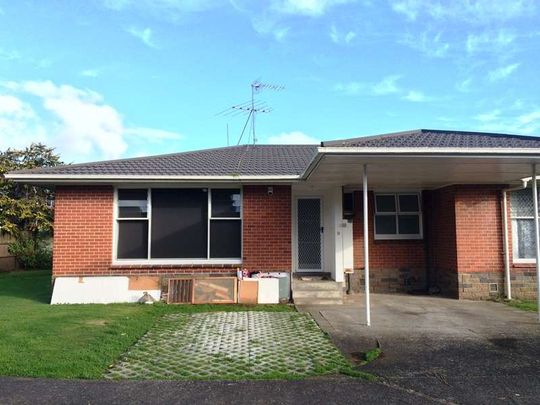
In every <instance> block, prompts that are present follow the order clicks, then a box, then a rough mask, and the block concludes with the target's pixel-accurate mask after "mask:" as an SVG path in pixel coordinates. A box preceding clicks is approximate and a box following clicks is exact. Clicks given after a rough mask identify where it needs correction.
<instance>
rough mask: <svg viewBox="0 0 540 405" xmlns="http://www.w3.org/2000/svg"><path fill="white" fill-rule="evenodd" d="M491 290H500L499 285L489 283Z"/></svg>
mask: <svg viewBox="0 0 540 405" xmlns="http://www.w3.org/2000/svg"><path fill="white" fill-rule="evenodd" d="M489 292H490V293H496V292H499V285H498V284H497V283H489Z"/></svg>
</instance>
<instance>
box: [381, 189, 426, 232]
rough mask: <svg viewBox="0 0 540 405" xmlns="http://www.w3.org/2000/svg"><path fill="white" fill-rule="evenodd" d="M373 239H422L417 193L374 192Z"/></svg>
mask: <svg viewBox="0 0 540 405" xmlns="http://www.w3.org/2000/svg"><path fill="white" fill-rule="evenodd" d="M374 224H375V239H422V210H421V208H420V194H418V193H380V194H379V193H378V194H375V218H374Z"/></svg>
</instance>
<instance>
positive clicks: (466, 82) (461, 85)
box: [456, 77, 473, 93]
mask: <svg viewBox="0 0 540 405" xmlns="http://www.w3.org/2000/svg"><path fill="white" fill-rule="evenodd" d="M472 81H473V80H472V78H471V77H468V78H466V79H463V80H462V81H460V82H458V83H456V89H457V91H460V92H462V93H468V92H469V91H471V85H472Z"/></svg>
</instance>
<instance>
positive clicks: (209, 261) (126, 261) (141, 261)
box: [112, 258, 242, 266]
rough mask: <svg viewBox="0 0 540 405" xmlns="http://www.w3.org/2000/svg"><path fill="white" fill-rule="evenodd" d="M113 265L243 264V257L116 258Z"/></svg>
mask: <svg viewBox="0 0 540 405" xmlns="http://www.w3.org/2000/svg"><path fill="white" fill-rule="evenodd" d="M112 264H113V266H122V265H125V266H131V265H140V266H145V265H149V266H152V265H157V266H159V265H201V264H208V265H214V264H218V265H221V264H242V259H204V258H200V259H116V260H114V261H113V263H112Z"/></svg>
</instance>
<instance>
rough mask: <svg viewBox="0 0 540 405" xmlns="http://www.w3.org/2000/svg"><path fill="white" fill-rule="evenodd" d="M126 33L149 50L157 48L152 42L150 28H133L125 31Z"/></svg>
mask: <svg viewBox="0 0 540 405" xmlns="http://www.w3.org/2000/svg"><path fill="white" fill-rule="evenodd" d="M126 32H127V33H129V34H131V35H133V36H134V37H135V38H137V39H139V40H141V41H142V43H143V44H145V45H146V46H149V47H150V48H157V45H156V43H155V42H154V40H153V38H152V37H153V33H152V29H151V28H148V27H147V28H144V29H139V28H135V27H130V28H127V29H126Z"/></svg>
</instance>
